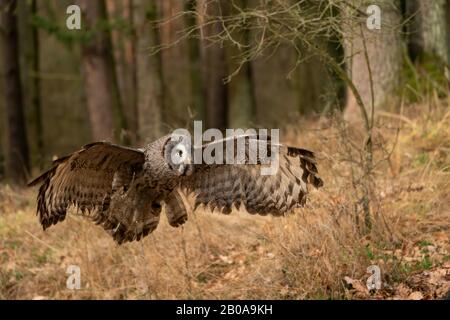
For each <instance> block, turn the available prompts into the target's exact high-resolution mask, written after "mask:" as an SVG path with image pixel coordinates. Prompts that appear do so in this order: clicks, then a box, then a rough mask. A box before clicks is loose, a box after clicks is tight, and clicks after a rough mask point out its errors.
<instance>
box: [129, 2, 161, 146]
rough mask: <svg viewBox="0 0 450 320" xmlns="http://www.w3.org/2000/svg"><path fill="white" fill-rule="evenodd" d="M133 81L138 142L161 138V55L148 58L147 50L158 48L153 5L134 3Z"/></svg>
mask: <svg viewBox="0 0 450 320" xmlns="http://www.w3.org/2000/svg"><path fill="white" fill-rule="evenodd" d="M135 3H136V8H135V10H134V21H135V26H136V53H135V54H136V63H137V70H136V78H137V106H138V108H137V109H138V116H137V119H138V127H139V136H140V140H141V141H142V142H143V143H149V142H151V141H153V140H156V139H157V138H159V137H160V135H161V133H162V128H161V112H162V110H163V108H164V99H163V84H162V66H161V53H160V52H158V53H156V54H154V55H150V53H151V52H150V48H151V47H154V46H156V45H158V44H159V43H160V42H159V33H158V31H157V29H156V28H155V27H154V25H152V23H154V21H156V20H157V12H156V7H155V3H154V2H147V1H145V0H136V1H135Z"/></svg>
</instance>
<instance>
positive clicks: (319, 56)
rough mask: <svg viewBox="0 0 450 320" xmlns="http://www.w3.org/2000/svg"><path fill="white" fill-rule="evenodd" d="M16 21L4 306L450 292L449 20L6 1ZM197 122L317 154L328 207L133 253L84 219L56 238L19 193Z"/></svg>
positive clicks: (312, 204) (1, 72)
mask: <svg viewBox="0 0 450 320" xmlns="http://www.w3.org/2000/svg"><path fill="white" fill-rule="evenodd" d="M72 4H78V5H79V6H80V7H81V10H82V18H81V29H80V30H68V29H67V27H66V19H67V18H68V17H69V16H70V14H67V13H66V9H67V8H68V6H69V5H72ZM370 5H376V6H378V7H377V8H380V14H381V28H379V29H378V28H375V29H369V28H368V24H367V21H368V19H369V21H371V23H372V24H371V25H372V26H373V25H374V20H373V18H374V14H375V16H376V8H375V9H373V8H372V9H371V10H369V11H367V8H368V7H369V6H370ZM374 10H375V11H374ZM0 15H1V17H0V18H1V28H0V35H1V38H0V40H1V41H0V49H1V50H0V77H1V78H2V81H0V97H1V99H0V119H1V121H0V145H1V148H0V182H2V184H1V185H0V298H36V299H40V298H55V297H56V298H70V297H75V298H189V299H190V298H232V299H234V298H263V299H264V298H272V299H273V298H275V299H278V298H280V299H292V298H294V299H297V298H302V299H303V298H319V299H321V298H325V299H328V298H379V299H381V298H403V299H435V298H442V297H444V296H446V295H447V294H448V292H449V291H450V255H449V252H450V238H449V236H450V212H449V208H450V193H449V192H448V190H449V186H450V185H449V181H450V179H449V173H450V171H449V168H450V152H449V150H450V110H449V106H450V100H449V95H448V93H449V83H450V81H449V79H450V77H449V75H450V74H449V62H450V1H448V0H433V1H431V0H373V1H365V0H299V1H295V0H230V1H225V0H186V1H182V0H149V1H145V0H122V1H120V0H77V1H69V0H38V1H37V0H17V1H14V0H0ZM375 25H376V21H375ZM194 120H203V124H204V129H206V128H208V127H214V128H220V129H224V128H259V127H263V128H281V129H282V130H281V131H280V133H281V140H282V142H287V143H290V144H291V145H294V146H301V147H305V148H308V149H311V150H313V151H314V152H316V155H317V158H318V165H319V172H320V175H321V177H322V178H323V179H324V181H325V186H324V188H322V189H320V190H316V191H312V192H311V199H310V200H309V202H308V204H307V206H306V207H305V208H302V209H299V214H297V215H291V216H288V217H286V218H280V219H272V218H271V217H253V216H250V217H249V216H248V215H241V214H240V213H239V212H236V215H232V216H229V217H223V216H220V215H213V214H208V215H206V214H205V215H203V214H192V215H190V217H189V219H190V222H191V223H187V224H186V226H185V227H183V229H172V228H170V227H169V226H168V224H167V223H165V221H163V222H161V224H162V225H161V226H160V227H159V228H158V230H156V231H155V232H154V234H152V235H150V236H149V237H148V238H146V239H145V240H143V241H140V242H139V243H133V244H127V245H124V246H120V247H117V246H113V244H112V242H111V240H110V239H109V237H108V235H104V234H103V231H102V230H100V228H97V227H95V226H88V224H87V223H86V224H83V223H82V222H81V219H79V217H77V216H76V215H73V216H72V215H70V216H69V217H68V219H67V220H68V221H66V222H65V223H64V224H62V225H58V226H56V227H54V228H52V229H51V230H49V231H48V232H45V233H44V232H42V230H41V229H40V226H39V224H38V221H37V219H36V217H35V216H34V212H35V205H36V204H35V196H36V194H35V193H36V190H26V189H21V188H15V186H14V185H19V186H21V185H24V183H25V182H26V181H27V180H28V179H29V178H30V177H31V176H32V175H35V174H37V172H39V171H42V170H43V169H44V168H47V167H49V165H50V161H51V160H52V159H53V158H54V157H58V156H62V155H65V154H68V153H70V152H73V151H74V150H77V149H79V148H80V147H81V146H82V145H84V144H86V143H88V142H91V141H95V140H110V141H114V142H116V143H120V144H124V145H133V146H140V145H143V144H144V143H148V142H150V141H152V140H153V139H156V138H158V137H160V136H161V135H163V134H165V133H169V132H170V131H171V130H173V129H175V128H180V127H182V128H190V127H191V126H192V125H193V121H194ZM32 173H34V174H32ZM11 186H12V187H11ZM344 191H345V192H344ZM186 243H189V245H186ZM74 263H75V264H77V265H80V266H81V268H82V270H83V271H82V274H83V275H84V277H85V278H83V280H82V282H83V289H82V290H79V291H74V292H70V291H68V290H67V289H66V287H65V281H66V280H65V276H66V275H65V268H66V267H67V265H68V264H74ZM373 264H376V265H379V266H380V267H381V269H382V276H383V289H382V290H378V291H376V292H373V291H370V292H369V291H368V290H367V289H366V287H365V281H366V279H367V276H368V275H367V274H366V268H367V267H368V266H369V265H373Z"/></svg>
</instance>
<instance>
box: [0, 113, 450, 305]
mask: <svg viewBox="0 0 450 320" xmlns="http://www.w3.org/2000/svg"><path fill="white" fill-rule="evenodd" d="M410 110H411V111H410V112H411V114H409V115H403V116H401V117H399V116H396V115H392V114H384V115H383V116H382V117H381V118H380V121H379V125H378V126H377V128H378V129H377V132H376V140H377V143H378V144H379V145H380V146H381V145H382V146H383V147H384V148H386V149H387V150H391V149H392V147H394V146H395V149H394V150H393V152H392V154H391V156H390V158H389V160H386V161H382V162H380V163H379V164H378V166H377V167H376V168H375V174H374V181H375V187H374V195H373V199H372V200H373V201H372V210H373V212H374V223H373V229H372V231H371V233H370V234H368V235H363V234H361V233H360V232H359V231H358V228H357V227H356V225H355V213H354V202H355V194H354V193H353V189H352V186H351V185H352V180H351V178H350V168H351V164H350V163H349V162H348V161H346V159H345V158H346V156H345V153H344V152H343V148H342V141H341V140H340V139H339V131H338V130H337V129H336V128H335V127H334V126H327V128H326V129H323V130H309V129H311V128H317V127H319V126H323V125H326V124H327V123H326V121H325V122H320V123H305V124H303V125H302V128H303V130H302V131H301V132H299V133H298V134H295V132H293V133H292V134H290V135H289V136H287V137H286V141H288V142H290V143H292V144H295V145H300V146H304V147H308V148H311V149H312V150H316V151H318V156H319V158H320V162H319V171H320V172H321V175H322V176H323V178H324V181H325V187H324V188H323V189H321V190H314V191H312V192H311V196H310V200H309V201H308V204H307V206H306V207H305V208H304V209H300V210H298V211H297V212H296V214H293V215H289V216H287V217H284V218H271V217H259V216H256V217H255V216H251V215H248V214H246V213H243V212H235V213H233V214H232V215H231V216H221V215H219V214H217V213H214V214H212V213H207V212H201V211H198V212H196V213H195V214H192V215H191V216H190V220H189V221H188V223H187V224H185V226H184V227H183V228H179V229H173V228H171V227H170V226H169V225H168V224H167V222H166V221H165V219H163V221H162V222H161V224H160V226H159V227H158V229H157V230H156V231H155V232H154V233H153V234H151V235H150V236H149V237H147V238H145V239H144V240H143V241H140V242H138V243H131V244H126V245H123V246H117V245H115V244H114V242H113V241H112V239H111V238H110V237H109V236H108V235H107V234H106V233H105V232H104V231H103V230H102V229H101V228H99V227H98V226H95V225H92V224H91V223H88V222H86V221H84V220H83V219H82V218H80V217H77V216H73V215H69V217H68V219H66V221H65V222H64V223H62V224H59V225H57V226H55V227H52V228H50V229H49V230H48V231H47V232H43V231H42V230H41V228H40V226H39V224H38V221H37V219H36V217H35V214H34V211H35V200H34V197H35V195H36V190H26V191H22V190H20V191H19V190H13V189H11V188H10V187H8V186H3V187H1V189H0V298H2V299H32V298H50V299H53V298H63V299H65V298H81V299H117V298H119V299H120V298H126V299H179V298H187V299H209V298H211V299H216V298H221V299H238V298H247V299H304V298H306V299H313V298H319V299H329V298H332V299H342V298H369V297H375V298H390V297H393V298H395V297H399V298H408V297H409V298H412V297H413V296H412V295H411V293H414V294H416V295H417V291H419V292H420V293H421V294H422V296H423V297H424V298H439V297H440V296H443V295H444V294H445V292H444V291H445V290H446V288H448V289H449V290H450V286H449V285H448V284H449V283H450V278H449V277H450V271H449V270H450V265H449V258H450V256H449V251H450V248H449V246H450V239H449V235H450V195H449V181H450V179H449V177H450V169H449V166H450V155H449V148H450V112H449V109H448V107H440V108H437V109H435V110H433V111H432V112H429V113H424V112H422V113H419V112H417V110H420V109H418V107H416V108H413V107H412V108H410ZM413 114H420V116H413ZM399 124H401V130H400V133H399V135H398V139H396V128H397V127H398V125H399ZM351 135H352V139H353V140H354V141H357V140H358V133H357V130H354V131H352V132H351ZM379 150H381V149H379ZM384 155H385V153H384V152H381V151H379V152H377V153H376V160H380V159H381V158H382V157H383V156H384ZM371 264H378V265H379V266H380V268H381V271H382V276H383V282H384V288H383V289H382V290H380V291H378V292H375V293H371V294H369V293H368V292H364V289H361V288H359V287H358V286H357V285H353V287H352V286H351V285H350V286H349V285H348V284H347V283H346V282H345V281H344V278H345V277H349V278H351V279H356V280H355V281H363V283H364V281H365V279H366V278H367V277H368V275H367V274H366V269H367V267H368V266H369V265H371ZM69 265H78V266H80V268H81V280H82V288H81V289H80V290H69V289H67V288H66V279H67V274H66V268H67V267H68V266H69ZM446 268H447V269H446ZM442 270H444V271H442ZM446 270H447V271H449V272H448V273H445V272H447V271H446ZM438 271H439V272H440V273H439V274H442V275H443V277H441V278H439V281H438V280H436V281H437V282H438V283H436V284H433V282H432V281H429V283H428V286H425V285H420V286H419V285H414V283H416V282H417V281H419V280H417V281H416V280H414V279H416V278H417V277H418V276H420V277H422V278H420V279H425V280H426V279H428V278H430V277H431V275H434V273H433V272H438ZM427 272H428V273H427ZM428 275H429V276H428ZM427 277H428V278H427ZM433 279H434V278H433ZM413 280H414V281H416V282H414V281H413ZM425 280H424V281H425ZM436 281H435V282H436Z"/></svg>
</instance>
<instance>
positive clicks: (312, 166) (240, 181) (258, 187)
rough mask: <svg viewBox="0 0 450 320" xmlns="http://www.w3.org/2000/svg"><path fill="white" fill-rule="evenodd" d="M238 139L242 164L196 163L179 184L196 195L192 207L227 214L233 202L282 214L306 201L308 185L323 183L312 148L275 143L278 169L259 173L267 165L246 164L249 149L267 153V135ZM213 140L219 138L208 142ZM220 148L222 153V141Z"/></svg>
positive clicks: (256, 210)
mask: <svg viewBox="0 0 450 320" xmlns="http://www.w3.org/2000/svg"><path fill="white" fill-rule="evenodd" d="M240 138H242V139H245V146H246V149H245V150H246V153H245V161H246V162H245V164H223V165H217V164H212V165H207V164H201V165H196V168H195V170H194V173H193V174H192V175H191V176H189V177H187V178H185V180H184V181H182V183H181V187H182V188H183V189H187V191H188V193H194V194H195V196H196V199H195V208H197V207H198V206H200V205H204V206H206V207H209V208H210V209H212V210H214V209H215V208H218V209H219V210H220V211H221V212H222V213H224V214H228V213H230V212H231V210H232V207H233V205H234V206H236V207H237V208H239V207H240V206H241V205H243V206H244V207H245V209H246V210H247V211H248V212H249V213H250V214H260V215H267V214H272V215H275V216H277V215H283V214H284V213H286V212H288V211H290V210H291V209H293V208H295V207H299V206H301V205H303V204H304V203H305V201H306V194H307V192H308V189H307V184H312V185H313V186H314V187H316V188H318V187H321V186H322V185H323V181H322V180H321V179H320V177H319V176H318V171H317V167H316V161H315V157H314V154H313V153H312V152H311V151H308V150H305V149H299V148H293V147H288V146H284V145H278V161H279V162H278V164H279V167H278V170H277V171H276V173H275V174H273V175H262V174H261V169H262V167H263V166H266V164H261V163H259V161H260V160H261V159H259V158H258V159H257V161H258V162H257V163H256V164H251V163H248V162H249V160H250V157H249V151H248V150H251V148H252V146H255V145H257V144H259V145H260V146H263V147H266V148H267V152H266V153H267V154H268V155H270V152H271V150H270V148H271V139H270V136H258V135H250V136H248V135H247V136H245V137H240ZM236 139H238V138H236ZM252 142H253V143H254V142H256V143H254V144H252ZM215 143H220V141H218V142H212V143H211V144H215ZM211 144H209V145H210V146H211ZM235 145H236V144H235ZM206 146H207V145H204V146H202V148H203V149H204V148H206ZM223 148H224V150H223V154H225V153H226V150H225V148H226V146H225V144H223ZM235 152H236V150H235Z"/></svg>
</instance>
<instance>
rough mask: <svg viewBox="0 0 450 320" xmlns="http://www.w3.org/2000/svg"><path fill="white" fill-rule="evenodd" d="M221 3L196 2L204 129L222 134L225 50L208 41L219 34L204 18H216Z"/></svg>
mask: <svg viewBox="0 0 450 320" xmlns="http://www.w3.org/2000/svg"><path fill="white" fill-rule="evenodd" d="M224 9H225V8H224V3H223V1H220V0H216V1H207V0H198V1H197V12H198V17H199V19H198V20H199V21H198V24H199V26H200V41H201V49H200V60H201V65H202V89H203V97H204V99H205V106H206V108H205V110H206V126H207V127H208V128H217V129H220V130H224V129H226V127H227V123H228V90H227V85H226V84H225V83H224V79H225V77H226V76H227V65H226V57H225V48H223V47H222V46H221V45H219V44H215V43H211V41H210V40H209V38H210V37H211V36H213V35H217V34H219V33H220V32H221V31H222V25H221V24H220V23H218V22H216V23H214V24H211V23H208V16H220V15H222V14H223V13H222V10H224Z"/></svg>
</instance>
